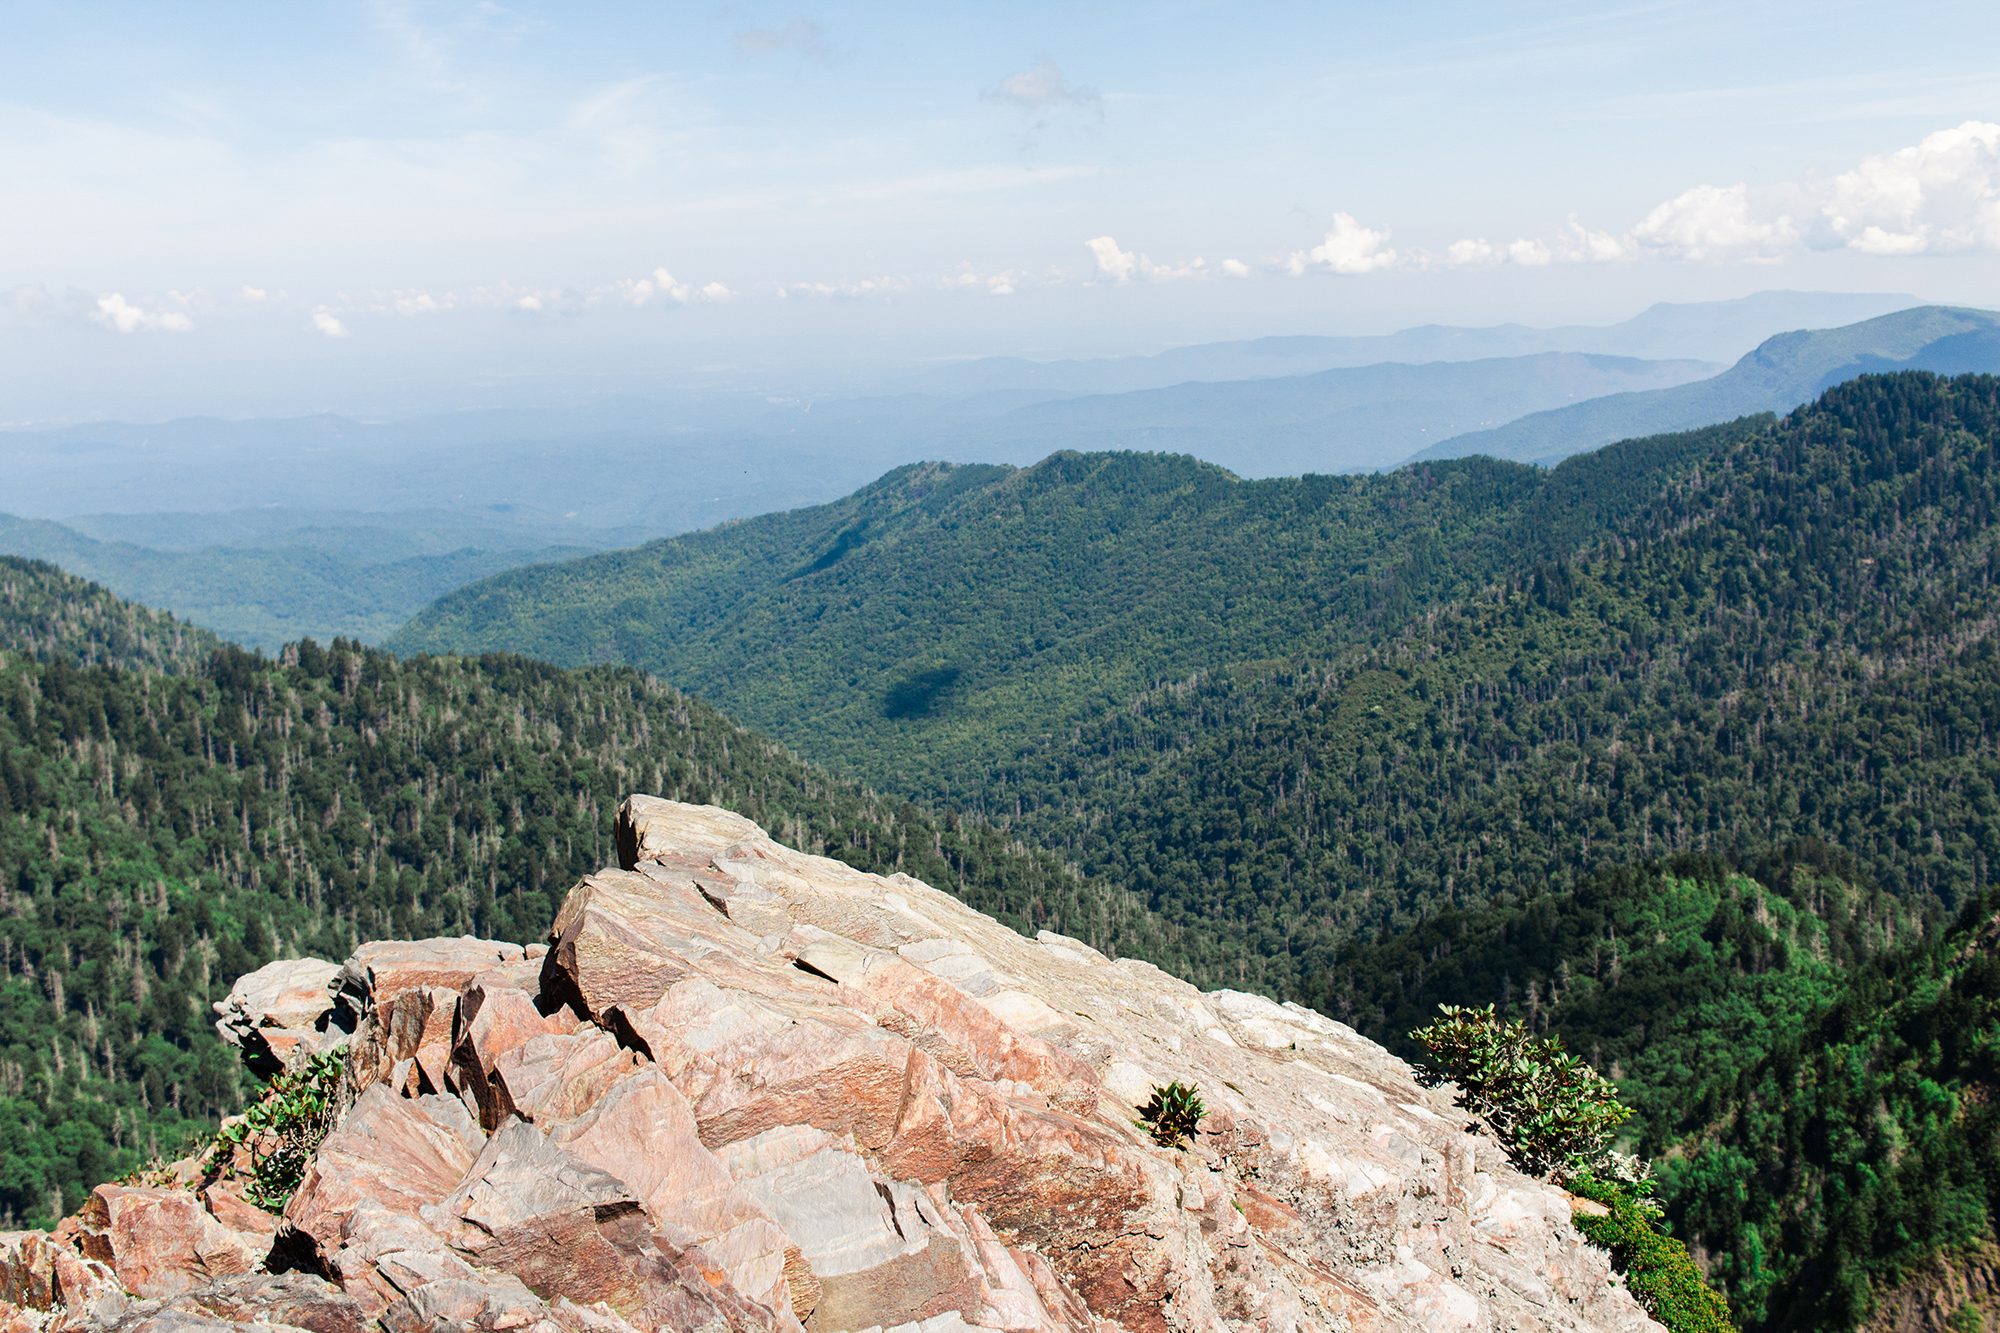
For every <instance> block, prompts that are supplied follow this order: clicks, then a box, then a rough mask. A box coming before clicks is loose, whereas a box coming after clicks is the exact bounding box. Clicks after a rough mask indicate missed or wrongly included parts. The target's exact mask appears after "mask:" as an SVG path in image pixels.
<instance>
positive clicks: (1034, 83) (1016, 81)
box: [987, 56, 1103, 111]
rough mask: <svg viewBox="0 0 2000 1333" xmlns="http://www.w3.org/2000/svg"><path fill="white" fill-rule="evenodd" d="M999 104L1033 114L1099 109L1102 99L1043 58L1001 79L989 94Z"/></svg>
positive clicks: (1054, 63) (1046, 58) (1053, 62)
mask: <svg viewBox="0 0 2000 1333" xmlns="http://www.w3.org/2000/svg"><path fill="white" fill-rule="evenodd" d="M987 96H988V97H990V98H992V99H993V100H994V101H997V102H1011V103H1013V104H1014V105H1015V106H1018V107H1023V108H1026V109H1027V110H1030V111H1047V110H1050V109H1052V108H1054V107H1059V106H1065V105H1067V106H1079V107H1087V106H1096V105H1097V104H1098V103H1100V102H1101V101H1102V100H1103V99H1102V98H1100V97H1099V96H1098V95H1097V94H1096V93H1094V92H1092V91H1091V90H1090V89H1088V88H1079V87H1076V86H1075V85H1073V84H1071V83H1070V81H1069V80H1068V79H1066V78H1064V77H1063V72H1062V71H1061V70H1060V69H1058V68H1056V62H1055V61H1053V60H1050V59H1049V58H1048V57H1047V56H1043V57H1042V58H1041V59H1040V60H1037V61H1036V62H1035V63H1034V64H1033V65H1032V66H1031V67H1029V68H1027V69H1024V70H1022V71H1020V72H1019V73H1017V74H1009V75H1008V76H1007V77H1006V78H1004V79H1002V80H1000V86H999V87H997V88H995V89H994V90H993V91H992V92H990V93H988V94H987Z"/></svg>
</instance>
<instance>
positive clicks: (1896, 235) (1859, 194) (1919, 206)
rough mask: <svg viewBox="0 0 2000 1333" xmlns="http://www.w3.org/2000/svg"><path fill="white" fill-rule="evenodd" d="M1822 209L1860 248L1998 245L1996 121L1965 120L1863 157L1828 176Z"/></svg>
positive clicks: (1898, 251)
mask: <svg viewBox="0 0 2000 1333" xmlns="http://www.w3.org/2000/svg"><path fill="white" fill-rule="evenodd" d="M1821 212H1822V213H1823V214H1824V215H1825V217H1826V220H1827V222H1828V223H1829V224H1831V226H1832V228H1833V231H1834V233H1835V234H1836V235H1838V236H1839V237H1840V238H1841V239H1842V240H1843V241H1845V242H1846V244H1847V245H1848V246H1850V247H1851V248H1853V249H1856V250H1860V251H1863V252H1865V253H1867V254H1875V255H1920V254H1938V253H1945V252H1950V251H1960V250H1977V249H1994V248H2000V125H1995V124H1991V123H1988V122H1985V121H1978V120H1968V121H1966V122H1965V123H1964V124H1963V125H1960V126H1958V127H1957V128H1956V129H1949V130H1939V131H1938V132H1937V133H1935V134H1930V135H1926V136H1925V137H1924V139H1923V140H1922V142H1920V143H1918V144H1917V145H1915V146H1914V147H1911V148H1904V149H1900V150H1898V151H1896V152H1893V153H1883V154H1879V155H1877V156H1875V157H1868V158H1863V159H1862V161H1861V165H1860V166H1858V167H1856V168H1855V169H1854V170H1852V171H1849V172H1844V173H1842V174H1841V175H1839V176H1836V177H1835V178H1834V180H1833V184H1832V186H1831V188H1830V189H1829V191H1828V198H1827V199H1826V201H1825V202H1824V203H1823V204H1822V205H1821Z"/></svg>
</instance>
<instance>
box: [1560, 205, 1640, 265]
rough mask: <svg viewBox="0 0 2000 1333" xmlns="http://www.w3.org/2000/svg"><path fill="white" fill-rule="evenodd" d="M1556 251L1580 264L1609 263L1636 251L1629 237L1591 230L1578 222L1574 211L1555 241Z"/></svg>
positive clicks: (1627, 257) (1631, 255)
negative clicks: (1566, 228) (1564, 229)
mask: <svg viewBox="0 0 2000 1333" xmlns="http://www.w3.org/2000/svg"><path fill="white" fill-rule="evenodd" d="M1556 251H1557V253H1558V254H1560V255H1561V256H1562V257H1563V258H1564V259H1567V260H1569V261H1570V262H1572V263H1582V264H1610V263H1615V262H1617V261H1618V260H1621V259H1630V258H1632V257H1633V256H1634V255H1635V254H1637V253H1638V251H1637V247H1636V246H1635V245H1634V243H1633V241H1632V240H1631V238H1630V237H1624V236H1613V235H1612V234H1611V233H1610V232H1608V231H1592V230H1590V229H1589V228H1588V227H1586V226H1584V225H1583V224H1582V223H1581V222H1578V221H1577V220H1576V214H1574V213H1572V214H1570V215H1569V229H1568V230H1567V231H1565V232H1564V233H1563V234H1562V236H1561V237H1560V238H1558V240H1557V242H1556Z"/></svg>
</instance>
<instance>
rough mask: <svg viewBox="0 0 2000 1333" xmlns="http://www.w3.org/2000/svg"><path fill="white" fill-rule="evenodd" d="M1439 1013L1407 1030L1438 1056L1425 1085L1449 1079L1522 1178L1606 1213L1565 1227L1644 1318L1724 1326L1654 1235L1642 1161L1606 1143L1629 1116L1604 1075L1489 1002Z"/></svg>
mask: <svg viewBox="0 0 2000 1333" xmlns="http://www.w3.org/2000/svg"><path fill="white" fill-rule="evenodd" d="M1438 1008H1439V1009H1440V1010H1441V1011H1442V1012H1443V1014H1444V1017H1443V1018H1442V1019H1440V1020H1439V1021H1438V1022H1435V1023H1432V1024H1431V1025H1430V1026H1429V1027H1424V1028H1418V1029H1417V1030H1416V1031H1415V1032H1412V1033H1411V1034H1410V1038H1411V1040H1413V1041H1418V1042H1421V1043H1423V1044H1424V1045H1425V1046H1426V1047H1428V1048H1429V1049H1430V1051H1431V1053H1432V1054H1433V1055H1434V1056H1436V1057H1437V1063H1436V1064H1435V1065H1434V1066H1419V1067H1418V1071H1417V1078H1418V1081H1419V1082H1421V1083H1422V1084H1423V1085H1424V1086H1425V1087H1427V1088H1434V1087H1437V1086H1438V1085H1439V1084H1441V1083H1447V1082H1450V1083H1456V1084H1457V1085H1458V1088H1459V1092H1458V1105H1460V1106H1463V1107H1465V1108H1466V1109H1468V1110H1470V1111H1473V1112H1476V1113H1477V1114H1478V1115H1480V1116H1481V1117H1482V1118H1484V1120H1485V1121H1486V1124H1487V1127H1488V1128H1490V1129H1491V1130H1492V1131H1493V1135H1494V1137H1495V1138H1497V1139H1498V1140H1499V1141H1500V1146H1501V1147H1502V1148H1504V1149H1505V1150H1506V1152H1507V1155H1508V1157H1510V1158H1512V1159H1513V1161H1514V1163H1515V1164H1516V1165H1517V1166H1519V1167H1520V1168H1521V1169H1522V1170H1523V1171H1526V1172H1528V1173H1529V1174H1531V1175H1536V1176H1544V1177H1553V1178H1554V1179H1556V1180H1557V1181H1559V1182H1560V1183H1562V1184H1563V1185H1565V1186H1567V1187H1568V1188H1569V1190H1570V1191H1571V1192H1572V1193H1574V1194H1577V1195H1579V1196H1580V1197H1582V1198H1585V1199H1590V1200H1592V1201H1593V1202H1596V1203H1601V1204H1603V1205H1604V1206H1605V1207H1606V1208H1609V1209H1610V1210H1611V1211H1610V1213H1609V1214H1607V1215H1606V1216H1604V1217H1591V1216H1589V1215H1587V1214H1585V1213H1583V1212H1582V1211H1578V1212H1577V1213H1576V1215H1575V1222H1576V1229H1577V1230H1578V1231H1580V1232H1582V1233H1583V1234H1584V1236H1585V1237H1586V1238H1588V1239H1589V1240H1590V1241H1591V1243H1593V1244H1595V1245H1599V1246H1602V1247H1603V1248H1604V1249H1606V1250H1609V1251H1610V1252H1611V1265H1612V1267H1614V1268H1616V1269H1617V1270H1618V1271H1619V1272H1620V1273H1622V1274H1623V1275H1624V1277H1625V1282H1626V1285H1627V1286H1629V1287H1630V1288H1631V1291H1632V1295H1633V1296H1634V1297H1635V1298H1636V1299H1637V1300H1638V1302H1639V1304H1641V1305H1643V1306H1644V1307H1645V1308H1646V1311H1647V1313H1648V1314H1651V1315H1652V1316H1653V1318H1655V1319H1657V1320H1659V1321H1660V1322H1661V1323H1662V1324H1664V1325H1666V1326H1667V1328H1668V1329H1669V1330H1671V1331H1672V1333H1733V1330H1734V1328H1735V1325H1733V1324H1732V1323H1730V1322H1729V1306H1728V1304H1727V1303H1726V1302H1725V1301H1724V1300H1723V1299H1722V1296H1721V1294H1720V1293H1719V1292H1717V1291H1716V1290H1715V1288H1713V1287H1711V1286H1709V1285H1708V1283H1707V1282H1706V1281H1705V1280H1704V1279H1703V1278H1702V1275H1701V1270H1700V1269H1698V1268H1696V1267H1695V1265H1694V1259H1693V1258H1692V1257H1691V1256H1690V1255H1689V1254H1688V1250H1687V1246H1686V1245H1684V1244H1682V1243H1681V1242H1680V1241H1678V1240H1675V1239H1674V1238H1673V1237H1671V1236H1667V1235H1663V1234H1661V1232H1660V1231H1659V1229H1658V1226H1657V1221H1658V1219H1659V1217H1660V1216H1661V1212H1660V1205H1659V1204H1657V1203H1655V1202H1654V1201H1653V1197H1652V1194H1653V1173H1652V1169H1651V1168H1650V1167H1648V1166H1647V1165H1646V1163H1644V1162H1642V1161H1640V1160H1639V1159H1638V1158H1636V1157H1627V1156H1624V1155H1623V1154H1620V1153H1615V1152H1613V1151H1611V1136H1612V1133H1613V1132H1614V1131H1615V1130H1616V1129H1617V1128H1618V1126H1619V1125H1620V1124H1622V1123H1624V1121H1625V1120H1626V1118H1627V1117H1629V1116H1630V1115H1631V1114H1632V1112H1631V1111H1630V1110H1629V1109H1627V1108H1626V1107H1624V1106H1622V1105H1620V1104H1619V1101H1618V1090H1617V1089H1616V1088H1614V1087H1613V1086H1612V1085H1611V1084H1610V1082H1608V1081H1607V1080H1606V1079H1605V1078H1604V1077H1603V1075H1601V1074H1599V1073H1598V1072H1597V1071H1596V1070H1594V1069H1592V1068H1591V1067H1590V1066H1589V1065H1587V1064H1585V1063H1584V1062H1583V1061H1582V1060H1579V1059H1577V1058H1576V1057H1575V1056H1573V1055H1571V1054H1569V1052H1567V1051H1566V1050H1564V1049H1563V1043H1562V1038H1560V1037H1545V1038H1536V1037H1531V1036H1529V1035H1528V1029H1527V1027H1526V1026H1525V1025H1524V1024H1522V1023H1520V1022H1502V1021H1501V1020H1500V1019H1499V1017H1498V1016H1497V1015H1495V1014H1494V1012H1493V1007H1492V1006H1491V1005H1488V1006H1487V1007H1486V1008H1484V1009H1461V1008H1458V1007H1457V1006H1455V1005H1449V1004H1441V1005H1439V1006H1438Z"/></svg>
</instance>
